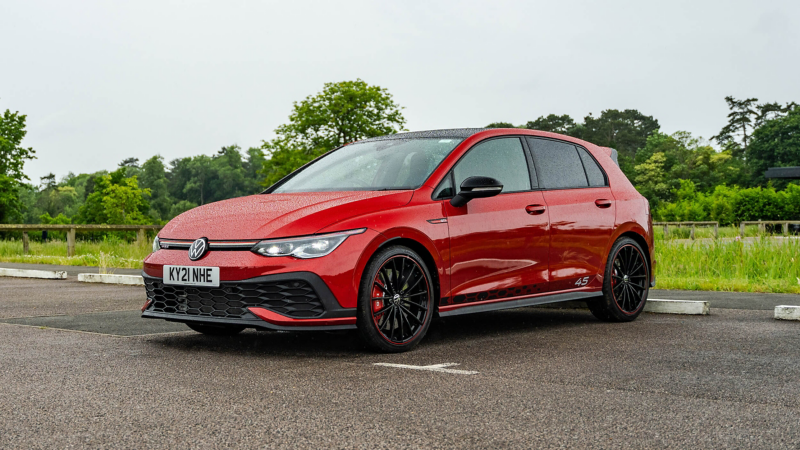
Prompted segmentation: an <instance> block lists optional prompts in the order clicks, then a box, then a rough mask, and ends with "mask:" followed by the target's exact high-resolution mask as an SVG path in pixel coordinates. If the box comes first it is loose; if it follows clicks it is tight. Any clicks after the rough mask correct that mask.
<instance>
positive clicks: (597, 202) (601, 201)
mask: <svg viewBox="0 0 800 450" xmlns="http://www.w3.org/2000/svg"><path fill="white" fill-rule="evenodd" d="M594 204H595V205H597V207H598V208H608V207H610V206H611V200H606V199H604V198H600V199H597V200H595V201H594Z"/></svg>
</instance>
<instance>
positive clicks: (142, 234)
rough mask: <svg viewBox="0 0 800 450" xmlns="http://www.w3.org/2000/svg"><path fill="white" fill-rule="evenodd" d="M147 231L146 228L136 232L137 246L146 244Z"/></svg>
mask: <svg viewBox="0 0 800 450" xmlns="http://www.w3.org/2000/svg"><path fill="white" fill-rule="evenodd" d="M146 233H147V230H145V229H144V228H139V229H138V230H137V231H136V244H138V245H142V244H144V242H145V240H146V239H147V234H146Z"/></svg>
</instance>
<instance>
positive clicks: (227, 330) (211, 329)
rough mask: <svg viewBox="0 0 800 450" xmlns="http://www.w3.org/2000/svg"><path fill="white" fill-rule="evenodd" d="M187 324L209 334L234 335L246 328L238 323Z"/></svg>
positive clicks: (199, 331) (195, 329)
mask: <svg viewBox="0 0 800 450" xmlns="http://www.w3.org/2000/svg"><path fill="white" fill-rule="evenodd" d="M186 326H187V327H189V328H191V329H193V330H194V331H197V332H198V333H203V334H207V335H209V336H234V335H237V334H239V333H241V332H242V330H244V329H245V327H242V326H238V325H209V324H206V323H186Z"/></svg>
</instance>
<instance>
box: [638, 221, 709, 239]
mask: <svg viewBox="0 0 800 450" xmlns="http://www.w3.org/2000/svg"><path fill="white" fill-rule="evenodd" d="M653 226H654V227H663V228H664V237H667V236H668V235H669V227H677V228H683V227H691V231H689V238H690V239H694V229H695V228H696V227H714V237H715V238H718V237H719V222H653Z"/></svg>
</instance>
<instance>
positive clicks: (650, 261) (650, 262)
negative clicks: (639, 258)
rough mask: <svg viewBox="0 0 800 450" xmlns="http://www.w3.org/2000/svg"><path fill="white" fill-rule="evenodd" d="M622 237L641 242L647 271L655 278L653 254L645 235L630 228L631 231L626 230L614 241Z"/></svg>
mask: <svg viewBox="0 0 800 450" xmlns="http://www.w3.org/2000/svg"><path fill="white" fill-rule="evenodd" d="M622 237H627V238H631V239H633V240H634V241H636V243H637V244H639V246H640V247H642V250H643V251H644V255H645V261H646V262H647V271H648V273H649V274H650V278H651V279H652V278H653V256H652V255H651V254H650V247H648V245H647V239H645V238H644V236H642V235H641V234H639V233H636V232H634V231H633V230H629V231H625V232H623V233H622V234H620V235H619V236H617V239H614V242H617V240H618V239H619V238H622ZM612 245H613V243H612Z"/></svg>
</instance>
